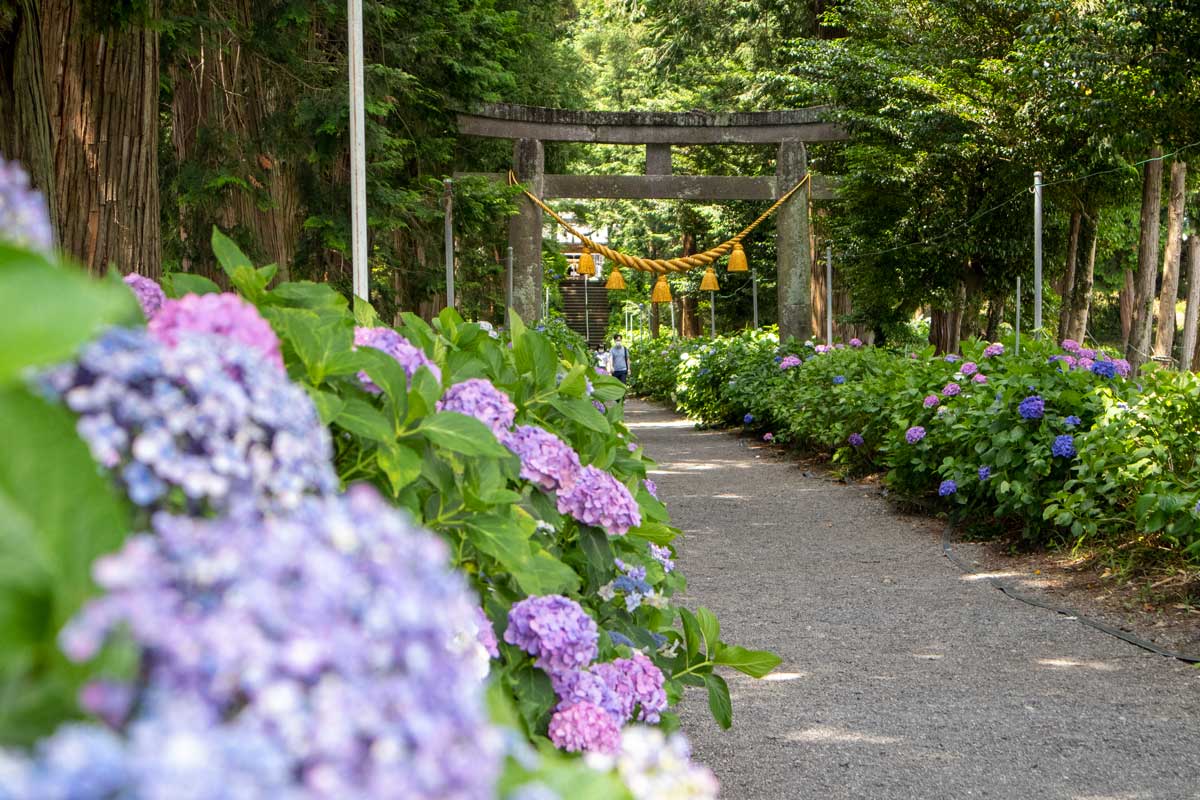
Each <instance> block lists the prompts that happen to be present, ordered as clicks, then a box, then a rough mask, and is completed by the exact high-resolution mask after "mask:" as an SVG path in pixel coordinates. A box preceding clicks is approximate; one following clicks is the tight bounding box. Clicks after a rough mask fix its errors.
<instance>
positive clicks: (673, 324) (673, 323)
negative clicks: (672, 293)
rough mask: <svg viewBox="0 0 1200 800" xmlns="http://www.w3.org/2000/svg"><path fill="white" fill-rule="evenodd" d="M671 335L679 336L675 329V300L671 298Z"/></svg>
mask: <svg viewBox="0 0 1200 800" xmlns="http://www.w3.org/2000/svg"><path fill="white" fill-rule="evenodd" d="M671 334H672V335H674V336H678V335H679V331H678V330H676V328H675V298H674V297H672V298H671Z"/></svg>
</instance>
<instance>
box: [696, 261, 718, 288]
mask: <svg viewBox="0 0 1200 800" xmlns="http://www.w3.org/2000/svg"><path fill="white" fill-rule="evenodd" d="M720 288H721V287H720V286H718V285H717V273H715V272H713V268H712V267H709V268H708V269H706V270H704V277H703V278H701V279H700V290H701V291H704V292H715V291H717V290H718V289H720Z"/></svg>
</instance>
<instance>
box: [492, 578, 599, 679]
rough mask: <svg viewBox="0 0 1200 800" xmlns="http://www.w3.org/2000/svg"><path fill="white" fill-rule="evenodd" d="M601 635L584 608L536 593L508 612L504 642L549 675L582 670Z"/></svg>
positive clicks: (564, 599) (590, 659) (558, 598)
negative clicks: (524, 653) (520, 651)
mask: <svg viewBox="0 0 1200 800" xmlns="http://www.w3.org/2000/svg"><path fill="white" fill-rule="evenodd" d="M599 638H600V635H599V633H598V631H597V629H596V623H595V621H594V620H593V619H592V618H591V617H589V616H588V614H587V612H586V611H584V610H583V607H582V606H580V605H579V603H576V602H575V601H574V600H571V599H568V598H566V597H563V596H562V595H557V594H552V595H535V596H533V597H526V598H525V599H524V600H522V601H520V602H518V603H516V604H515V605H514V606H513V607H512V608H511V609H510V610H509V612H508V627H507V628H506V629H505V631H504V641H506V642H508V643H509V644H512V645H516V646H517V647H519V648H521V649H522V650H524V651H525V652H526V653H529V654H530V655H531V656H534V657H535V661H534V664H536V665H537V666H538V667H540V668H541V669H542V670H543V671H544V672H546V673H548V674H549V675H550V676H551V677H554V676H561V675H566V674H567V673H570V672H573V671H576V670H579V669H582V668H584V667H586V666H587V665H588V664H590V663H591V662H592V659H594V658H595V657H596V654H597V653H598V652H599V650H598V648H597V642H598V641H599Z"/></svg>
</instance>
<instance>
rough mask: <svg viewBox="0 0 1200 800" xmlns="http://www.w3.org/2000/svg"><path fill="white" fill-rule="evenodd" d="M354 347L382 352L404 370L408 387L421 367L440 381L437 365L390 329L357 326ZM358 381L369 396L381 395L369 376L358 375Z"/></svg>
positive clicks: (440, 376)
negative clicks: (370, 348) (371, 348)
mask: <svg viewBox="0 0 1200 800" xmlns="http://www.w3.org/2000/svg"><path fill="white" fill-rule="evenodd" d="M354 345H355V347H373V348H375V349H376V350H382V351H383V352H385V353H387V354H388V355H389V356H391V357H392V358H394V359H396V362H397V363H399V364H400V366H401V367H403V368H404V374H405V375H407V376H408V382H409V386H411V385H412V377H413V375H415V374H416V373H417V370H418V369H420V368H421V367H424V368H425V369H427V370H429V371H430V372H431V373H432V374H433V377H434V379H435V380H437V381H438V382H439V383H440V382H441V380H442V371H441V370H440V369H438V365H437V364H435V363H433V361H431V360H430V359H429V357H428V356H426V355H425V353H424V351H422V350H421V348H419V347H417V346H416V345H414V344H412V343H411V342H409V341H408V339H405V338H404V337H403V336H401V335H400V334H398V333H396V332H395V331H394V330H392V329H391V328H386V327H378V328H364V327H362V326H358V327H356V328H355V329H354ZM358 379H359V381H360V382H361V383H362V385H363V388H364V389H366V390H367V391H368V392H370V393H371V394H382V393H383V390H382V389H380V388H379V387H378V386H376V385H375V382H374V381H373V380H371V378H370V376H369V375H367V373H366V372H360V373H358Z"/></svg>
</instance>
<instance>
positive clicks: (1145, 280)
mask: <svg viewBox="0 0 1200 800" xmlns="http://www.w3.org/2000/svg"><path fill="white" fill-rule="evenodd" d="M1162 172H1163V169H1162V147H1160V146H1158V145H1155V146H1154V147H1152V148H1150V154H1149V159H1148V160H1147V161H1146V163H1145V164H1144V165H1143V166H1142V217H1141V236H1140V238H1139V239H1138V264H1137V275H1136V276H1134V284H1133V286H1134V294H1133V321H1132V328H1131V332H1130V336H1129V346H1128V348H1127V349H1126V351H1125V357H1126V358H1127V359H1129V363H1131V364H1133V365H1134V367H1135V368H1136V367H1139V366H1141V365H1142V364H1144V363H1146V361H1148V360H1149V358H1150V332H1151V327H1152V326H1153V324H1154V297H1155V293H1154V290H1155V288H1156V287H1157V278H1158V231H1159V214H1160V212H1161V210H1162Z"/></svg>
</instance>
